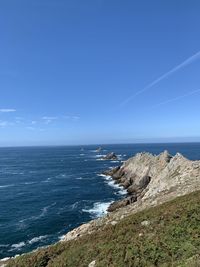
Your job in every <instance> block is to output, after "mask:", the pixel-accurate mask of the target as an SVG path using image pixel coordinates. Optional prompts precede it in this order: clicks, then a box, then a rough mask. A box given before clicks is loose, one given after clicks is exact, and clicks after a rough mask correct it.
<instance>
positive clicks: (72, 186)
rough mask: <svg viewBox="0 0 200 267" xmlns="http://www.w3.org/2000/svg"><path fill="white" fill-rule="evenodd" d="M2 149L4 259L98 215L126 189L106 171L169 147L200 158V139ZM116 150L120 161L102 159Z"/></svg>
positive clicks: (0, 235) (0, 246) (0, 236)
mask: <svg viewBox="0 0 200 267" xmlns="http://www.w3.org/2000/svg"><path fill="white" fill-rule="evenodd" d="M97 147H98V146H83V147H80V146H65V147H64V146H63V147H24V148H0V259H1V258H4V257H10V256H14V255H16V254H21V253H25V252H28V251H31V250H33V249H36V248H38V247H41V246H45V245H49V244H52V243H54V242H57V241H58V240H59V239H61V238H62V236H63V235H64V234H65V233H67V232H68V231H70V230H71V229H73V228H74V227H77V226H79V225H80V224H82V223H85V222H88V221H89V220H91V219H93V218H97V217H99V216H102V215H103V214H105V212H106V208H107V207H108V205H109V203H111V202H112V201H115V200H117V199H120V198H122V197H123V195H124V194H126V192H125V190H123V189H122V188H120V187H118V186H116V185H115V184H114V183H113V181H112V180H110V179H109V178H108V177H106V176H103V175H101V174H102V171H104V170H107V169H108V168H111V167H114V166H117V165H119V164H121V161H124V160H126V159H127V158H129V157H130V156H133V155H135V154H136V153H137V152H142V151H148V152H152V153H154V154H159V153H160V152H162V151H163V150H164V149H167V150H168V151H169V152H170V153H171V154H173V155H174V154H175V153H176V152H181V153H182V154H183V155H185V156H186V157H188V158H190V159H193V160H198V159H200V144H199V143H190V144H189V143H188V144H128V145H103V146H102V148H103V150H102V151H101V152H100V154H98V153H96V152H95V149H96V148H97ZM111 151H114V152H115V153H116V154H117V155H118V156H119V160H118V161H103V160H100V158H101V156H102V155H105V154H107V153H108V152H111Z"/></svg>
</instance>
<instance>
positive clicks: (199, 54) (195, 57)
mask: <svg viewBox="0 0 200 267" xmlns="http://www.w3.org/2000/svg"><path fill="white" fill-rule="evenodd" d="M199 59H200V51H198V52H197V53H196V54H194V55H193V56H191V57H189V58H187V59H186V60H184V61H183V62H182V63H180V64H179V65H177V66H175V67H174V68H172V69H171V70H170V71H168V72H166V73H165V74H163V75H162V76H160V77H158V78H157V79H156V80H154V81H153V82H151V83H149V84H148V85H147V86H145V87H144V88H143V89H142V90H139V91H137V92H136V93H135V94H133V95H131V96H130V97H128V98H126V99H125V100H124V101H122V102H121V104H120V106H124V105H125V104H127V103H128V102H130V101H131V100H132V99H134V98H135V97H136V96H138V95H140V94H142V93H144V92H145V91H147V90H149V89H150V88H152V87H153V86H154V85H156V84H158V83H159V82H161V81H162V80H164V79H166V78H168V77H169V76H170V75H172V74H174V73H175V72H177V71H179V70H180V69H182V68H184V67H186V66H188V65H190V64H191V63H193V62H194V61H196V60H199Z"/></svg>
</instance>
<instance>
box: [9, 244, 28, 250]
mask: <svg viewBox="0 0 200 267" xmlns="http://www.w3.org/2000/svg"><path fill="white" fill-rule="evenodd" d="M24 246H26V243H25V242H19V243H17V244H12V245H11V251H12V250H20V249H21V248H22V247H24Z"/></svg>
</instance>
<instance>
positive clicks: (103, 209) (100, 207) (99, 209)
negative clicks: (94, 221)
mask: <svg viewBox="0 0 200 267" xmlns="http://www.w3.org/2000/svg"><path fill="white" fill-rule="evenodd" d="M112 202H113V201H111V202H96V203H94V205H93V207H92V208H91V209H82V211H83V212H88V213H90V214H91V215H92V217H94V218H97V217H102V216H103V215H105V214H106V213H107V209H108V207H109V206H110V204H111V203H112Z"/></svg>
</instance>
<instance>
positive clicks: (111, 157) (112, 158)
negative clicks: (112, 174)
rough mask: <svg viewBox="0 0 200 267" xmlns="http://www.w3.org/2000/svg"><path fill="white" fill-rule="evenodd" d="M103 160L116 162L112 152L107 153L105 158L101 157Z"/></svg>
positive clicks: (115, 156)
mask: <svg viewBox="0 0 200 267" xmlns="http://www.w3.org/2000/svg"><path fill="white" fill-rule="evenodd" d="M103 159H105V160H117V159H118V158H117V155H116V154H115V153H114V152H111V153H108V154H107V155H106V156H105V157H103Z"/></svg>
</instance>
